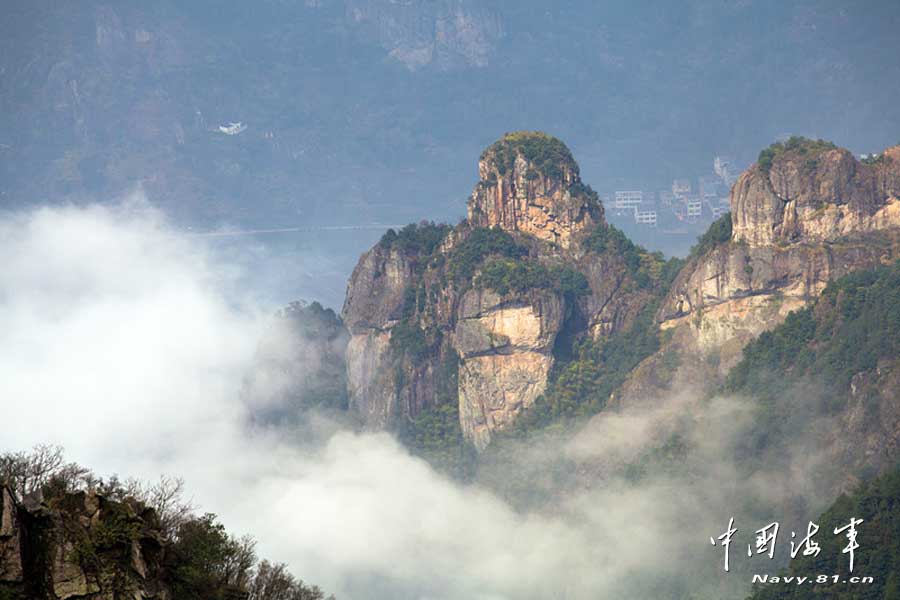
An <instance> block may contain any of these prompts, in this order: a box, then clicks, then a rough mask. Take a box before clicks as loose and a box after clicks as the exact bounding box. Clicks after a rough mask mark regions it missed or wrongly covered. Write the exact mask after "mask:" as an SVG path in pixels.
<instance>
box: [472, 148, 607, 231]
mask: <svg viewBox="0 0 900 600" xmlns="http://www.w3.org/2000/svg"><path fill="white" fill-rule="evenodd" d="M478 176H479V180H480V181H479V185H477V186H475V190H474V191H473V192H472V196H471V198H470V199H469V206H468V213H469V222H470V223H471V224H472V225H474V226H475V227H500V228H502V229H505V230H507V231H521V232H522V233H527V234H529V235H533V236H534V237H536V238H538V239H540V240H543V241H545V242H549V243H552V244H556V245H559V246H561V247H562V248H570V247H571V246H572V241H573V239H574V237H575V236H576V234H578V233H580V232H584V231H588V230H590V229H592V228H593V227H594V226H596V225H597V224H598V223H602V222H603V208H602V206H601V205H600V204H599V203H598V202H597V201H596V200H595V199H593V198H592V197H591V196H590V195H589V194H584V193H582V184H581V179H580V177H579V174H578V165H577V164H575V160H574V159H573V158H572V155H571V153H569V150H568V148H566V147H565V146H564V145H563V144H562V142H560V141H559V140H555V139H552V138H549V137H535V134H533V133H530V132H521V133H515V134H510V135H507V136H506V137H504V138H503V139H502V140H500V141H498V142H497V143H495V144H494V145H492V146H491V147H490V148H488V149H487V150H485V151H484V153H483V154H482V156H481V160H479V161H478Z"/></svg>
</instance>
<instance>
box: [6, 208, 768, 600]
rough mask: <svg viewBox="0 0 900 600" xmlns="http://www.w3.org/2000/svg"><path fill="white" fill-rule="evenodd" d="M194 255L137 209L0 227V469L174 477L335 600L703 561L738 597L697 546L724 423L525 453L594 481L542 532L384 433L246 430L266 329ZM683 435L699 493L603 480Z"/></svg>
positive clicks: (627, 427)
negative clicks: (52, 465)
mask: <svg viewBox="0 0 900 600" xmlns="http://www.w3.org/2000/svg"><path fill="white" fill-rule="evenodd" d="M205 244H206V242H205V241H204V240H203V239H201V238H190V237H185V236H184V235H182V234H179V233H177V232H175V231H173V230H172V229H171V228H170V227H169V226H168V225H167V223H166V221H165V219H164V218H163V217H162V216H161V215H159V214H158V213H156V212H155V211H154V210H153V209H152V208H150V207H148V206H147V205H146V204H145V203H143V202H141V201H132V202H129V203H125V204H123V205H121V206H118V207H116V208H101V207H96V206H95V207H88V208H75V207H68V208H52V209H51V208H43V209H40V210H37V211H34V212H30V213H27V214H25V213H23V214H8V215H5V216H3V217H2V219H0V265H3V266H2V268H0V410H2V412H3V414H4V415H6V416H7V418H6V419H5V423H4V426H3V433H2V437H0V450H18V449H26V448H28V447H30V446H32V445H33V444H36V443H39V442H46V443H59V444H62V445H63V446H65V447H66V449H67V451H68V455H69V457H70V458H71V459H73V460H77V461H78V462H80V463H82V464H85V465H87V466H90V467H92V468H94V469H95V470H97V471H98V472H100V473H106V474H110V473H113V472H118V473H119V474H121V475H123V476H125V475H133V476H137V477H143V478H147V479H155V478H156V477H157V476H158V475H159V474H161V473H165V474H172V475H181V476H184V477H185V478H186V479H187V483H188V488H189V490H190V491H191V492H192V493H193V495H194V498H195V500H196V501H197V502H199V503H200V504H201V506H202V508H203V509H204V510H209V511H214V512H217V513H219V514H220V516H221V517H222V519H223V521H224V522H225V523H226V525H227V526H228V527H229V528H230V529H231V530H233V531H236V532H238V533H240V532H244V531H246V532H251V533H252V534H253V535H255V536H256V537H257V538H258V539H259V540H260V549H261V550H262V552H263V553H264V554H265V555H267V556H268V557H270V558H272V559H275V560H279V561H286V562H288V563H289V564H290V566H291V568H292V570H293V571H294V572H295V573H297V574H298V575H299V576H301V577H303V578H304V579H306V580H309V581H312V582H314V583H319V584H321V585H323V586H325V587H326V588H328V589H331V590H333V591H335V592H337V593H338V594H339V597H340V598H342V599H344V600H348V599H366V600H372V599H381V598H384V599H388V598H389V599H391V600H394V599H397V598H466V599H473V598H474V599H477V598H483V599H499V598H566V599H571V598H596V597H601V596H604V595H609V597H617V598H627V597H635V598H646V597H653V596H654V594H658V592H659V590H658V589H657V588H656V587H655V586H658V585H661V584H660V577H664V576H666V575H669V574H672V573H680V572H681V571H679V570H680V569H685V568H688V567H690V568H693V569H696V568H698V567H696V565H697V562H698V560H699V563H700V564H701V565H705V566H702V567H699V569H700V571H701V573H702V575H703V577H706V578H707V583H710V584H712V585H713V586H714V587H715V588H717V589H719V590H720V591H721V589H726V590H727V589H731V590H732V591H733V590H734V589H742V586H743V585H744V583H743V582H741V581H738V580H737V579H734V578H733V579H732V580H730V581H724V582H723V581H721V580H716V579H715V577H716V576H717V571H716V566H717V561H718V559H719V554H718V552H717V551H716V550H715V549H711V548H709V547H708V536H709V535H712V534H713V533H716V530H715V529H713V528H718V527H719V526H720V525H721V526H724V523H725V522H726V521H723V522H722V523H719V521H721V520H723V519H726V520H727V516H728V511H729V510H730V509H731V508H732V506H731V505H729V504H728V503H729V502H731V501H733V500H735V499H736V498H740V497H741V494H742V493H744V492H745V491H746V490H745V488H744V487H743V486H742V485H741V484H740V482H736V481H734V477H735V476H734V472H733V468H732V465H731V464H730V463H729V461H728V458H727V454H728V449H729V445H730V443H731V441H730V440H732V439H734V431H735V429H739V428H740V423H741V421H742V420H741V419H740V418H736V417H739V416H740V415H741V414H742V411H741V410H740V409H738V408H736V407H735V405H734V404H733V403H729V402H726V401H718V402H716V403H713V404H711V405H707V406H706V407H705V408H704V409H703V410H702V411H696V410H694V409H695V408H696V401H695V397H694V396H685V397H680V398H676V399H673V400H671V401H670V402H668V403H666V404H665V405H663V407H662V408H657V409H652V410H649V411H637V412H626V413H624V414H619V415H615V414H610V415H604V416H602V417H600V418H598V419H597V420H596V421H595V422H594V423H593V424H592V425H591V427H589V428H587V429H586V430H585V431H584V432H583V433H582V434H581V435H580V436H578V438H576V439H575V440H574V441H573V442H572V443H571V444H569V445H568V446H567V447H565V448H557V447H555V446H554V445H553V444H549V445H546V446H541V447H539V451H540V453H541V454H539V453H538V450H536V449H535V448H531V449H523V451H522V452H521V453H520V455H519V457H520V460H521V461H523V463H524V462H526V461H527V462H529V463H530V464H531V466H532V467H533V466H534V465H538V466H540V465H541V464H544V463H543V462H542V461H545V462H546V464H547V465H550V463H551V460H550V459H551V458H557V457H564V458H565V460H570V461H575V462H577V463H578V464H580V465H582V466H583V467H584V468H586V469H596V473H595V474H594V475H593V476H592V477H591V476H588V477H584V478H583V480H584V481H585V482H587V484H588V485H586V486H585V487H583V488H580V489H575V490H571V491H569V492H567V494H566V495H565V496H564V497H561V498H559V499H558V501H557V502H556V503H555V504H553V505H552V506H544V507H542V509H541V510H539V511H532V512H522V511H519V510H516V509H515V508H513V507H512V506H510V505H509V504H507V503H506V502H504V501H503V500H501V499H499V498H498V497H496V496H495V495H493V494H491V493H490V492H488V491H486V490H485V489H482V488H480V487H478V486H475V485H469V486H464V485H460V484H458V483H456V482H452V481H450V480H448V479H446V478H444V477H442V476H441V475H439V474H437V473H435V472H434V471H433V470H432V469H430V468H429V467H428V466H427V465H426V464H425V463H424V462H422V461H420V460H418V459H415V458H413V457H410V456H409V455H408V454H407V453H406V452H405V451H404V450H403V449H402V448H401V447H400V446H399V445H398V444H397V443H396V442H395V441H394V440H393V439H392V438H391V437H390V436H388V435H386V434H364V435H360V434H355V433H351V432H339V433H337V434H335V435H333V436H332V437H331V438H330V439H329V440H328V442H327V444H325V446H324V447H318V448H314V449H312V450H311V449H309V448H308V447H307V446H303V445H300V444H297V443H296V441H297V440H296V439H294V438H293V437H292V435H299V433H292V432H291V431H289V430H271V429H269V430H256V429H252V428H249V427H248V426H247V419H246V417H247V415H246V414H245V410H246V409H245V405H244V404H243V403H242V402H241V401H240V399H239V390H240V386H241V381H242V378H243V376H244V374H245V373H246V372H247V368H248V365H249V363H250V360H251V358H252V356H253V353H254V350H255V348H256V344H257V340H258V339H259V335H260V333H261V331H262V328H263V326H264V325H265V318H264V311H263V310H262V309H261V307H259V306H257V305H255V303H254V301H253V298H252V297H251V296H249V295H247V290H245V289H243V288H242V286H241V285H240V277H241V273H240V269H238V268H236V267H235V265H234V264H233V263H231V262H227V261H226V262H223V260H222V259H221V257H220V256H218V255H217V254H216V253H215V252H213V251H211V249H210V247H209V246H207V245H205ZM686 415H687V416H686ZM691 415H693V416H691ZM698 415H702V416H698ZM675 433H680V434H682V435H683V436H684V438H685V439H686V440H687V441H688V443H690V444H692V445H693V446H694V447H695V448H697V458H696V459H694V460H696V461H697V463H696V464H697V465H699V466H700V468H699V469H698V470H697V472H699V473H700V475H696V477H695V479H693V480H691V481H687V480H685V479H683V478H682V479H679V478H677V477H662V476H660V477H653V478H650V479H646V480H640V481H638V482H634V481H628V480H625V479H622V478H621V477H619V476H618V475H617V474H616V473H615V471H616V469H615V468H612V467H610V465H613V466H615V465H619V466H621V465H622V464H625V463H628V462H630V461H633V460H635V459H638V458H640V456H641V455H642V453H645V452H646V450H647V449H648V448H649V447H654V446H657V445H659V444H661V443H664V442H665V440H666V439H668V438H670V437H671V436H672V435H673V434H675ZM598 465H599V466H598ZM604 465H605V466H604ZM515 468H516V465H511V466H510V469H515ZM548 468H550V467H549V466H548ZM753 485H754V486H755V485H757V484H756V483H754V484H753ZM734 508H735V510H736V509H737V507H734ZM776 516H777V515H776ZM698 557H699V558H698ZM707 567H708V568H707ZM701 585H706V584H705V583H703V584H701ZM729 586H734V587H729ZM625 590H629V592H626V591H625Z"/></svg>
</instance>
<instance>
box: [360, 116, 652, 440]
mask: <svg viewBox="0 0 900 600" xmlns="http://www.w3.org/2000/svg"><path fill="white" fill-rule="evenodd" d="M479 175H480V181H479V183H478V184H477V185H476V186H475V189H474V191H473V192H472V195H471V197H470V198H469V201H468V213H469V219H468V221H467V222H465V223H463V224H461V225H460V226H458V227H456V228H455V229H453V230H452V231H449V233H447V234H446V236H445V238H444V239H443V241H442V242H441V243H440V244H439V245H437V246H436V247H435V248H434V251H433V255H431V256H419V255H416V254H415V253H412V254H410V253H408V252H405V251H402V250H399V249H397V247H396V246H394V245H391V244H389V243H379V244H378V245H376V246H375V247H374V248H372V249H371V250H369V251H368V252H367V253H365V254H364V255H363V256H362V257H361V258H360V261H359V263H358V265H357V267H356V269H354V271H353V275H352V277H351V279H350V282H349V285H348V289H347V299H346V301H345V303H344V309H343V318H344V322H345V324H346V326H347V327H348V329H349V330H350V333H351V340H350V344H349V346H348V348H347V354H346V358H347V372H348V391H349V395H350V404H351V406H353V407H354V408H355V409H356V410H357V411H358V412H359V413H360V414H361V415H362V417H363V420H364V421H365V422H366V424H367V425H368V426H369V427H372V428H383V427H389V426H390V424H391V423H392V422H394V421H395V420H396V419H402V418H412V417H415V416H416V415H418V413H419V412H421V411H422V410H425V409H426V408H428V407H429V406H433V405H435V404H436V403H438V400H437V398H438V395H439V394H441V393H443V394H444V396H445V397H446V395H447V394H446V392H441V388H442V384H443V383H445V381H446V372H447V367H448V366H450V367H452V368H451V370H452V371H454V372H456V373H457V378H456V382H457V383H456V387H455V389H454V390H453V398H452V400H451V401H455V402H458V409H459V418H460V426H461V429H462V432H463V434H464V435H465V437H466V438H467V439H468V440H470V441H471V442H472V443H473V444H474V445H475V446H476V447H477V448H479V449H483V448H484V447H485V446H486V445H487V444H488V443H489V442H490V439H491V436H492V434H493V433H494V432H496V431H498V430H501V429H503V428H505V427H508V426H509V425H510V424H511V423H513V421H514V420H515V419H516V418H517V417H518V415H519V414H521V412H522V411H523V410H525V409H526V408H527V407H529V406H531V405H532V404H534V402H535V400H536V399H537V398H538V397H539V396H540V395H541V393H542V392H543V391H544V390H545V389H546V386H547V383H548V378H549V376H550V372H551V369H552V367H553V363H554V356H553V348H554V344H555V342H556V341H557V338H558V336H559V335H560V334H561V332H563V331H564V330H565V332H566V335H569V336H572V337H573V339H574V338H577V337H583V336H594V337H600V336H604V335H609V334H611V333H613V332H614V331H617V330H619V329H621V328H623V327H625V326H626V325H627V324H628V323H630V322H631V321H632V320H633V319H634V317H635V315H637V314H638V313H639V312H640V311H641V310H642V308H643V307H644V306H645V304H646V302H647V301H648V298H649V294H648V293H647V292H646V291H645V290H644V291H641V290H638V289H637V287H636V286H635V285H634V284H633V281H631V280H630V275H629V274H628V270H627V267H626V265H625V262H624V260H623V259H622V257H621V256H619V255H617V254H616V253H615V252H609V253H606V254H604V255H603V256H599V255H597V254H594V253H588V252H585V251H584V250H583V249H582V244H581V241H582V239H583V237H584V236H585V235H586V234H587V233H589V232H591V231H593V230H594V229H595V228H596V227H597V226H598V225H605V223H604V219H603V207H602V205H601V204H600V202H599V201H598V199H597V197H596V194H595V193H594V192H593V191H592V190H591V189H590V188H589V187H587V186H585V185H583V184H582V182H581V179H580V177H579V173H578V165H577V164H576V163H575V161H574V159H573V158H572V155H571V153H570V152H569V150H568V149H567V148H566V147H565V145H564V144H562V142H560V141H559V140H557V139H555V138H552V137H550V136H547V135H545V134H541V133H535V132H520V133H513V134H507V135H506V136H504V137H503V138H502V139H501V140H499V141H498V142H497V143H496V144H494V145H492V146H491V147H490V148H488V149H487V150H485V152H484V153H483V154H482V156H481V160H480V162H479ZM475 228H499V229H502V230H504V231H506V232H509V233H510V234H511V235H512V237H513V239H515V240H516V243H519V244H521V246H522V247H524V248H526V249H527V252H528V256H527V257H526V258H522V260H527V261H530V262H532V263H541V264H543V265H546V266H548V267H549V266H552V267H561V266H566V267H568V268H571V269H574V270H577V271H578V272H580V273H581V274H582V275H584V277H585V278H586V280H587V282H588V285H589V287H590V293H588V294H587V295H582V296H579V297H578V298H577V299H575V298H571V297H569V298H567V297H564V295H563V294H562V292H558V291H554V290H551V289H547V288H543V289H534V290H526V291H518V292H516V291H510V292H508V293H506V294H505V295H502V296H501V295H499V294H498V293H496V292H495V291H492V290H490V289H484V288H482V287H481V286H479V285H477V284H476V281H475V280H477V272H476V276H475V277H474V278H471V279H470V280H467V281H464V282H460V281H456V280H452V277H451V276H450V274H449V272H448V270H447V269H448V267H447V263H448V262H450V261H452V260H453V256H454V254H453V253H454V249H455V248H457V247H458V246H459V245H461V244H464V243H465V242H466V240H467V239H468V236H470V235H472V233H473V231H474V230H475ZM386 239H387V238H386ZM477 267H478V265H476V268H477ZM544 283H546V282H544ZM401 324H402V327H403V331H406V332H409V331H410V328H411V329H412V330H413V331H418V332H419V335H421V336H423V340H422V345H423V347H422V348H420V350H419V351H418V354H417V356H416V357H415V358H414V359H411V358H410V357H408V356H402V355H401V356H398V355H397V353H396V352H395V351H394V349H392V343H391V339H392V335H393V334H394V333H395V331H396V329H395V328H397V327H398V326H400V325H401ZM450 362H455V364H453V365H448V363H450ZM442 401H446V399H445V400H442Z"/></svg>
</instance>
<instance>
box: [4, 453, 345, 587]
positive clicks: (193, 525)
mask: <svg viewBox="0 0 900 600" xmlns="http://www.w3.org/2000/svg"><path fill="white" fill-rule="evenodd" d="M0 485H2V486H7V488H8V489H9V490H11V492H12V494H13V496H14V498H15V500H16V501H17V502H22V501H23V499H24V498H25V497H26V496H29V497H30V498H40V502H41V509H40V512H41V513H42V514H44V515H46V514H47V513H51V514H54V515H56V517H57V518H55V519H51V520H50V523H52V525H50V527H54V528H55V527H61V529H60V530H59V531H50V530H44V529H42V530H41V532H40V534H39V535H40V537H41V539H42V540H43V542H42V543H43V544H50V545H47V546H45V547H43V548H31V549H30V552H32V553H36V554H37V555H34V556H31V559H32V560H35V561H36V562H35V564H34V565H32V566H34V567H38V568H39V569H40V568H41V567H40V565H41V564H42V563H41V562H40V560H42V558H41V557H40V556H38V555H40V554H41V553H43V552H50V553H52V554H53V558H52V560H53V561H54V564H55V567H54V568H56V569H66V572H71V571H72V570H74V569H76V568H77V569H80V570H82V571H83V572H84V573H85V574H90V575H91V576H99V574H101V573H105V574H107V575H108V574H110V573H114V574H115V573H118V574H117V575H116V577H117V579H114V580H113V581H107V580H104V579H103V578H100V579H101V584H102V585H103V586H104V588H103V591H105V592H107V593H108V594H109V597H110V598H113V597H116V598H119V597H124V595H121V594H123V593H124V591H123V589H124V588H123V587H122V586H123V584H124V579H123V576H122V573H123V572H125V571H129V570H130V569H133V562H132V561H133V560H135V554H134V547H135V546H136V545H138V541H139V539H140V538H141V537H142V536H144V537H146V536H151V537H153V539H155V540H156V543H158V544H159V545H160V546H161V548H160V551H158V553H157V554H156V555H153V556H150V555H147V556H146V558H147V560H148V561H150V562H152V563H153V564H154V565H156V566H158V567H159V568H160V569H161V572H160V573H159V574H158V575H159V577H160V579H159V580H160V581H161V582H162V583H163V584H164V585H165V586H167V587H168V588H169V589H171V591H172V597H174V598H178V599H179V600H225V599H227V598H243V599H245V600H325V593H324V592H323V591H322V590H321V589H320V588H319V587H317V586H315V585H308V584H306V583H304V582H303V581H302V580H300V579H297V578H296V577H294V576H293V575H292V574H291V573H290V572H289V571H288V569H287V566H286V565H285V564H283V563H272V562H270V561H268V560H259V557H258V555H257V552H256V541H255V540H254V539H253V538H252V537H251V536H249V535H244V536H235V535H233V534H230V533H228V531H227V530H226V528H225V526H224V525H223V524H222V523H221V522H219V520H218V518H217V517H216V515H214V514H212V513H205V514H202V515H201V514H198V513H197V512H196V508H195V507H194V506H193V505H192V504H191V503H190V502H189V501H188V500H186V499H185V490H184V484H183V482H182V480H180V479H176V478H169V477H162V478H160V480H159V481H158V482H156V483H152V484H147V483H144V482H140V481H137V480H134V479H126V480H121V479H119V478H118V477H116V476H112V477H110V478H108V479H104V478H102V477H100V476H98V475H96V474H95V473H94V472H92V471H91V470H90V469H88V468H86V467H83V466H81V465H79V464H77V463H73V462H67V461H66V459H65V455H64V452H63V449H62V448H61V447H59V446H49V445H38V446H35V447H34V448H33V449H32V450H31V451H30V452H4V453H2V454H0ZM86 493H91V494H96V496H97V498H98V501H102V504H98V506H101V507H102V508H99V509H97V513H96V515H95V517H94V518H92V519H90V521H91V524H90V526H89V527H85V526H84V521H85V517H84V512H83V510H84V508H83V507H84V506H85V504H86V502H85V497H84V495H85V494H86ZM2 501H3V500H2V499H0V504H2ZM20 518H21V517H20ZM43 527H44V528H46V527H47V526H46V525H44V526H43ZM26 535H27V534H26ZM60 535H62V536H63V537H64V538H65V539H66V540H67V542H68V544H69V545H70V546H71V550H70V551H68V552H54V548H53V544H54V543H58V536H60ZM53 540H57V541H53ZM7 558H9V557H8V556H0V559H7ZM44 558H49V557H44ZM141 560H143V559H141ZM46 570H47V572H46V576H47V577H50V576H51V573H50V568H49V564H47V565H46ZM117 570H118V571H117ZM120 579H123V580H120ZM26 583H28V584H29V585H28V586H26V592H29V593H26V594H25V595H22V594H21V593H20V591H19V590H17V589H16V587H15V585H14V584H12V583H11V582H9V581H6V580H4V581H0V598H2V599H3V600H37V598H44V597H46V598H48V599H49V598H56V597H57V596H56V595H55V594H53V592H51V591H50V590H44V589H42V586H41V585H40V584H39V583H38V582H34V581H29V582H26ZM105 586H110V587H105ZM44 587H45V586H44ZM45 593H46V595H44V594H45ZM34 594H37V596H35V595H34ZM104 597H106V596H105V595H104ZM129 597H131V596H130V595H129ZM142 597H143V596H142ZM167 597H168V596H167ZM329 599H331V600H333V596H329Z"/></svg>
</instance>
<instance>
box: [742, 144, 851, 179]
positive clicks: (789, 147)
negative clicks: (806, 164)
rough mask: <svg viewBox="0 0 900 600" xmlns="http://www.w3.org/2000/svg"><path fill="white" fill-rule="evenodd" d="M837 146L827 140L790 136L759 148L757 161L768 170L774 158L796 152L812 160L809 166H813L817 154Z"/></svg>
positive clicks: (762, 167)
mask: <svg viewBox="0 0 900 600" xmlns="http://www.w3.org/2000/svg"><path fill="white" fill-rule="evenodd" d="M835 148H837V146H835V145H834V144H833V143H832V142H829V141H827V140H822V139H819V140H811V139H809V138H805V137H802V136H797V135H795V136H791V137H790V138H789V139H788V140H787V141H784V142H775V143H774V144H772V145H771V146H769V147H768V148H765V149H763V150H760V152H759V157H758V158H757V163H758V164H759V166H760V168H761V169H762V170H763V171H765V172H767V173H768V172H769V170H770V169H771V168H772V164H773V163H774V162H775V159H777V158H779V157H781V156H784V155H786V154H796V155H798V156H802V157H804V158H806V159H807V161H812V162H811V163H810V166H811V167H815V159H816V157H817V156H818V155H820V154H822V153H823V152H827V151H829V150H834V149H835Z"/></svg>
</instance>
